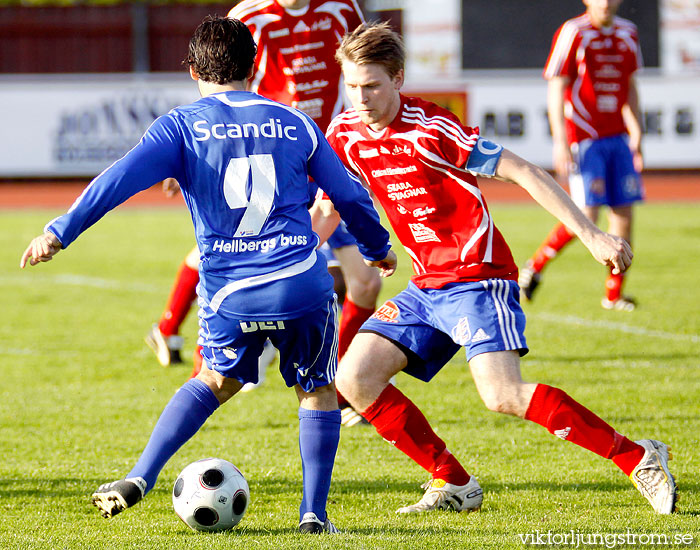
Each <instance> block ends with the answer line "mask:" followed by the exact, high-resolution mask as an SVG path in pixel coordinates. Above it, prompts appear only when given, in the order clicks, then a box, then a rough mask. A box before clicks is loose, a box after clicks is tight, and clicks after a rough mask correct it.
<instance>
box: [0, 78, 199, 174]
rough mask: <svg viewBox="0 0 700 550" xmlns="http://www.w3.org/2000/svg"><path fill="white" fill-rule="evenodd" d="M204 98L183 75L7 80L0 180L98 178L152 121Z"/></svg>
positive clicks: (2, 94)
mask: <svg viewBox="0 0 700 550" xmlns="http://www.w3.org/2000/svg"><path fill="white" fill-rule="evenodd" d="M197 97H199V93H198V91H197V85H196V83H195V82H193V81H192V80H191V79H190V78H189V77H188V75H187V73H185V72H184V71H183V73H182V74H179V75H177V76H175V75H171V76H162V77H161V76H158V77H154V76H151V75H143V76H136V75H50V76H48V75H47V76H33V77H24V76H12V75H7V76H3V78H2V79H0V102H2V103H1V104H2V105H3V106H4V109H3V110H4V113H3V117H2V118H3V124H2V130H1V131H0V177H4V178H11V177H42V176H44V177H55V176H95V175H97V174H99V173H100V172H101V171H102V170H104V169H105V168H106V167H107V166H109V165H110V164H111V163H112V162H114V161H115V160H116V159H118V158H120V157H121V156H122V155H124V153H126V152H127V151H128V150H129V149H131V148H132V147H133V146H134V145H136V143H137V142H138V140H139V139H140V138H141V136H142V135H143V133H144V132H145V130H146V129H147V128H148V126H149V125H150V124H151V123H152V122H153V120H154V119H155V118H156V117H157V116H159V115H161V114H164V113H167V112H168V111H169V110H170V109H172V108H173V107H175V106H177V105H181V104H185V103H190V102H192V101H194V100H195V99H197Z"/></svg>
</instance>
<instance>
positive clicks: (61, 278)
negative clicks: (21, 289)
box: [0, 273, 168, 356]
mask: <svg viewBox="0 0 700 550" xmlns="http://www.w3.org/2000/svg"><path fill="white" fill-rule="evenodd" d="M37 284H41V285H58V286H77V287H83V288H99V289H105V290H117V291H121V292H136V293H146V294H162V295H163V298H164V299H165V297H166V296H167V294H166V292H167V291H168V289H167V287H166V286H163V285H154V284H147V283H140V282H123V281H117V280H114V279H103V278H101V277H88V276H86V275H76V274H70V273H65V274H58V275H44V274H40V275H39V274H37V275H33V276H23V275H11V276H3V275H0V287H2V286H8V287H9V286H19V285H30V286H34V285H37ZM36 353H37V352H36V350H33V349H22V348H6V347H3V346H0V354H3V355H16V356H26V355H35V354H36ZM59 353H61V354H62V355H65V354H66V353H68V354H75V353H76V352H66V351H63V352H59Z"/></svg>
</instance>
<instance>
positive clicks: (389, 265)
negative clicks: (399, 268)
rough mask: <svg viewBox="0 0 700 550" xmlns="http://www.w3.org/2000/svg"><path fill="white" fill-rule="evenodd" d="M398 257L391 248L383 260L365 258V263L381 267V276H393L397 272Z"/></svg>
mask: <svg viewBox="0 0 700 550" xmlns="http://www.w3.org/2000/svg"><path fill="white" fill-rule="evenodd" d="M397 262H398V258H397V257H396V254H395V253H394V251H393V250H389V252H387V254H386V256H385V257H384V259H383V260H379V261H372V260H365V263H366V264H367V265H368V266H370V267H376V268H378V269H379V276H380V277H391V276H392V275H393V274H394V273H395V272H396V263H397Z"/></svg>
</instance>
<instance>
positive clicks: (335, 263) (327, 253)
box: [317, 241, 340, 267]
mask: <svg viewBox="0 0 700 550" xmlns="http://www.w3.org/2000/svg"><path fill="white" fill-rule="evenodd" d="M317 252H318V253H319V254H321V255H322V256H323V257H324V258H326V264H327V265H328V267H340V261H339V260H338V258H336V257H335V254H333V249H332V248H331V246H330V245H329V244H328V241H326V242H325V243H323V244H322V245H321V246H320V247H318V249H317Z"/></svg>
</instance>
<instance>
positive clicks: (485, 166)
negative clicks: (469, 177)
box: [464, 137, 503, 178]
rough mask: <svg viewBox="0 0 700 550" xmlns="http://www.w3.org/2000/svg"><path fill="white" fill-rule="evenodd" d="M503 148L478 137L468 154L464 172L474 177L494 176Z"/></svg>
mask: <svg viewBox="0 0 700 550" xmlns="http://www.w3.org/2000/svg"><path fill="white" fill-rule="evenodd" d="M502 151H503V146H502V145H498V144H497V143H494V142H493V141H489V140H488V139H484V138H482V137H480V138H479V139H478V140H477V142H476V145H474V149H472V152H471V153H470V154H469V159H468V160H467V165H466V166H465V167H464V169H465V170H467V171H469V172H470V173H472V174H473V175H475V176H485V177H487V178H491V177H493V176H494V175H495V174H496V165H497V164H498V159H500V158H501V152H502Z"/></svg>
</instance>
